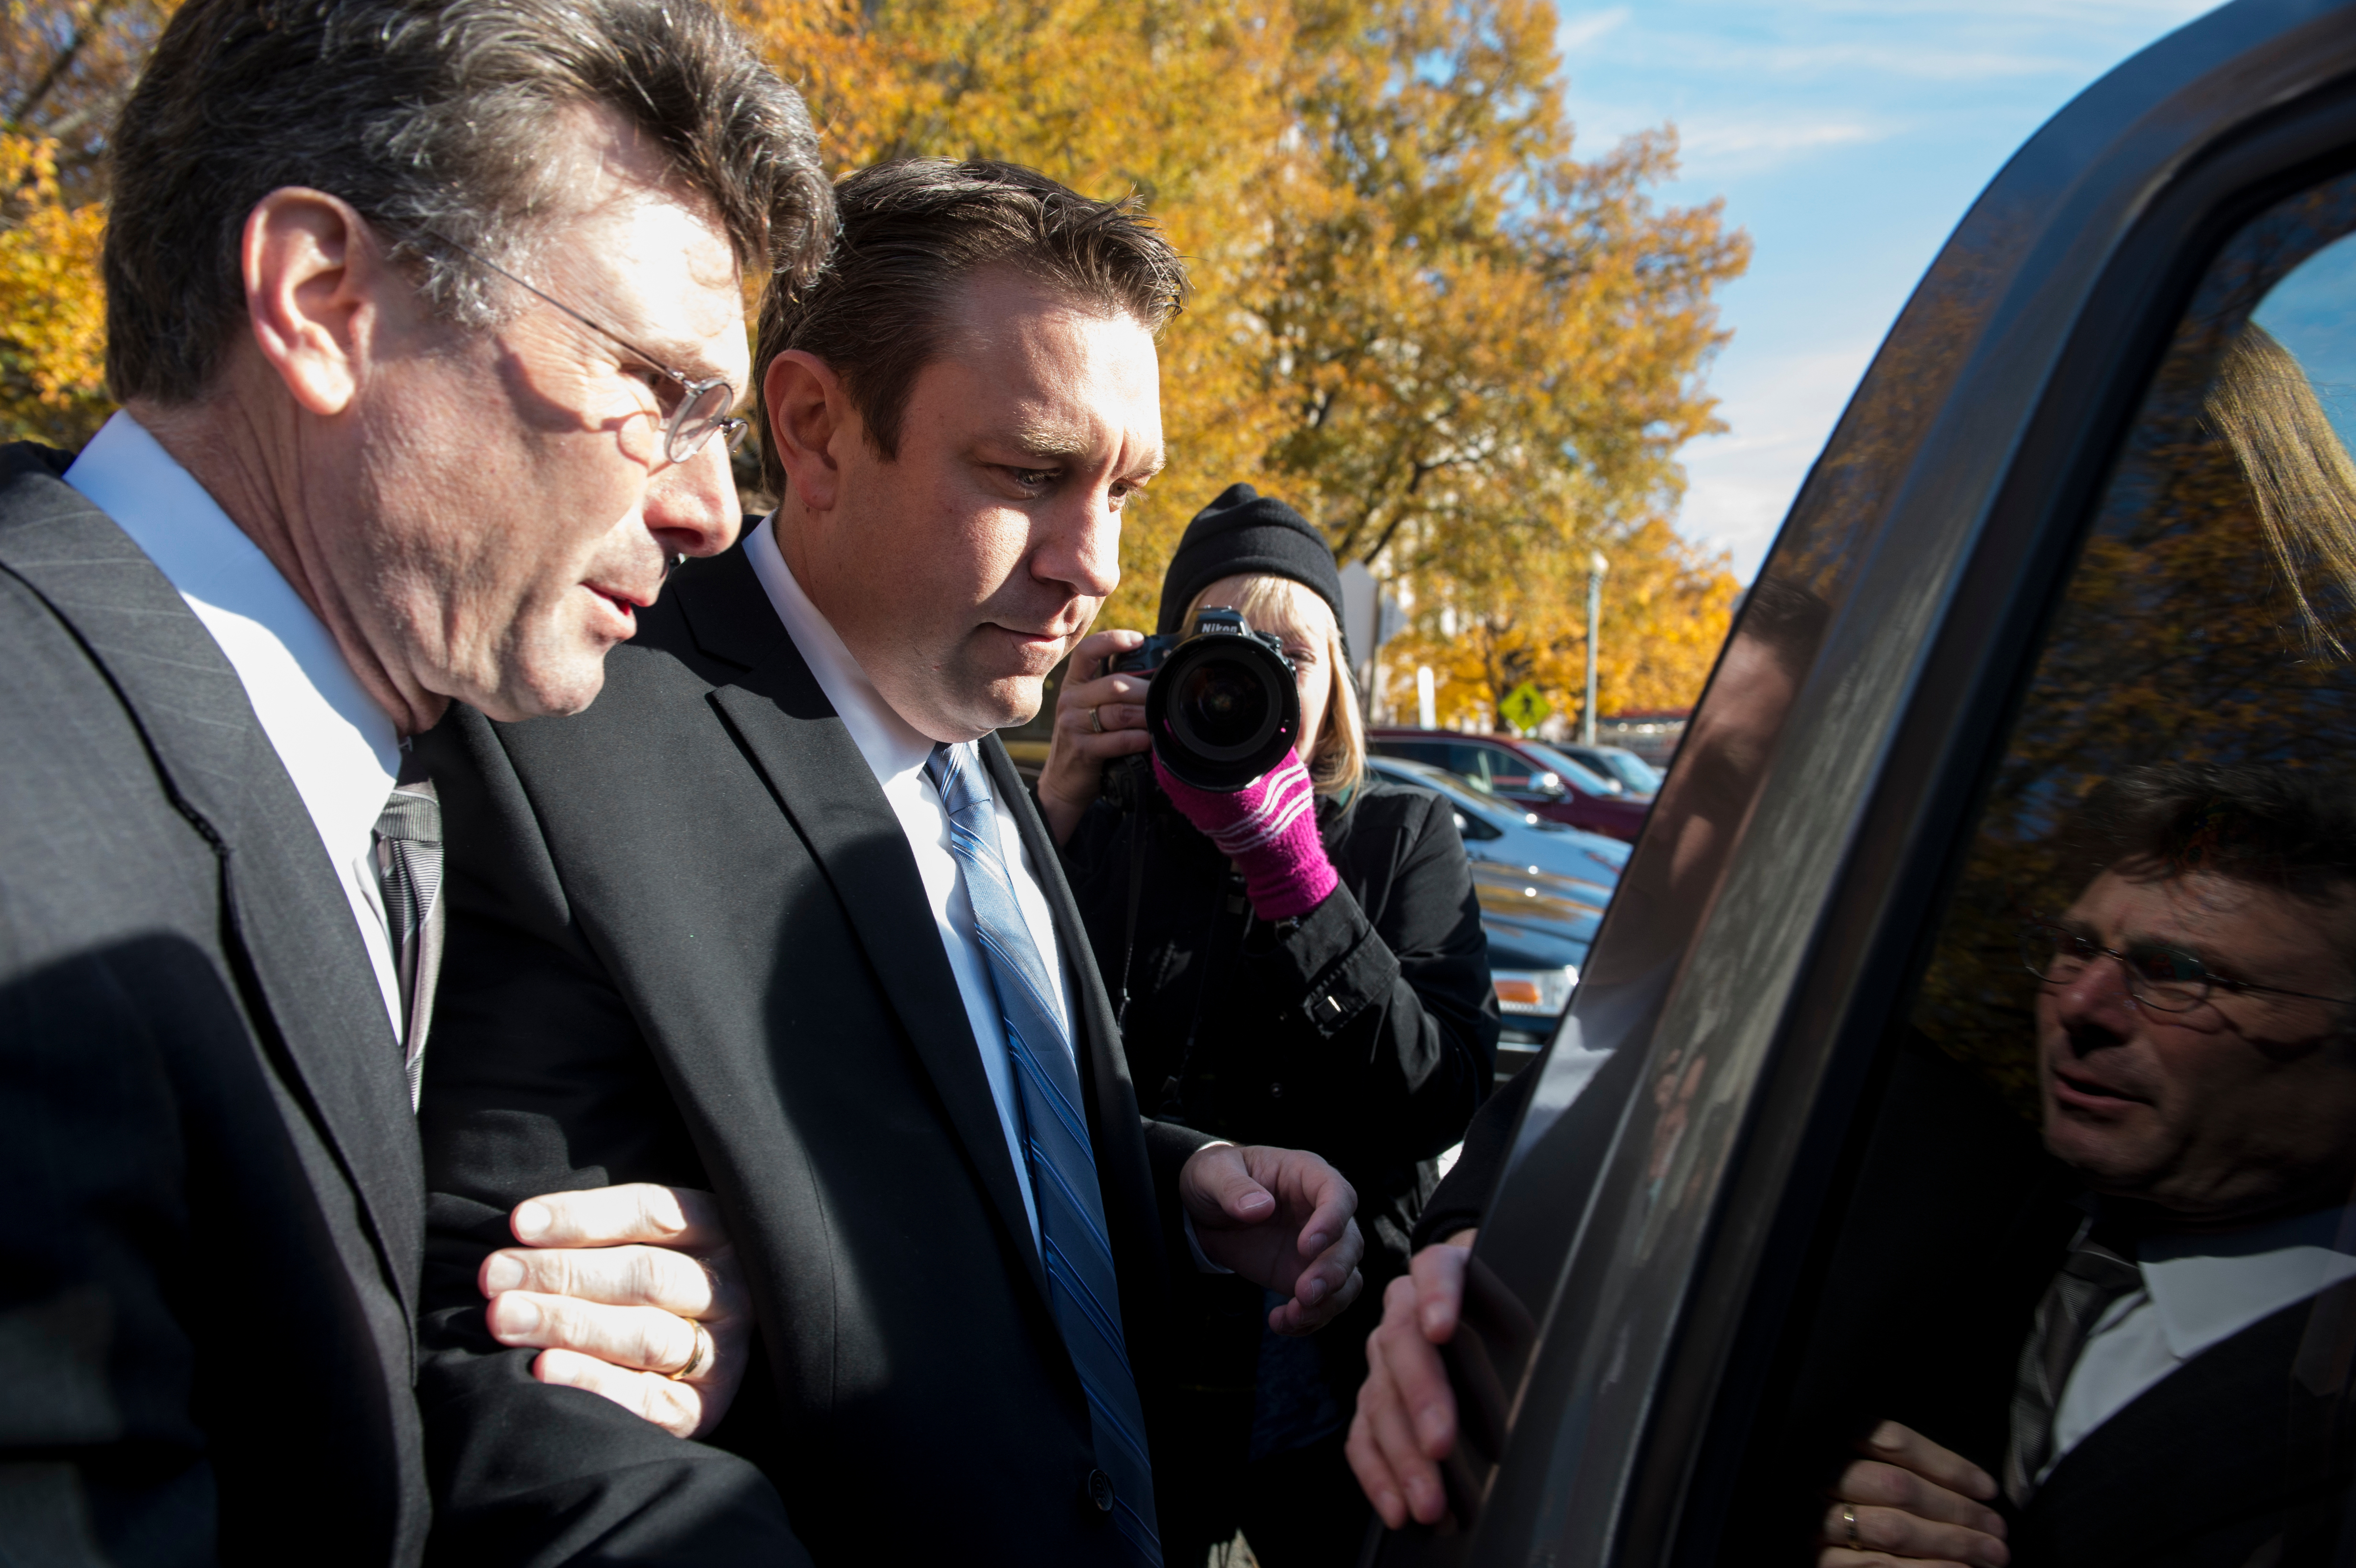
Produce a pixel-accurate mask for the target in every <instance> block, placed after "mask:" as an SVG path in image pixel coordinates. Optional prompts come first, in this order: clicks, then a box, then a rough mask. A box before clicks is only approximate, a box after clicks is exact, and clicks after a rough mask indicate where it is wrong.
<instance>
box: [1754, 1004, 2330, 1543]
mask: <svg viewBox="0 0 2356 1568" xmlns="http://www.w3.org/2000/svg"><path fill="white" fill-rule="evenodd" d="M2081 1190H2082V1189H2081V1187H2080V1184H2079V1180H2078V1179H2077V1178H2076V1177H2074V1176H2073V1175H2072V1173H2071V1172H2070V1171H2069V1170H2068V1169H2067V1168H2064V1167H2062V1166H2061V1163H2060V1162H2059V1161H2057V1160H2055V1159H2053V1158H2052V1157H2051V1156H2049V1155H2047V1154H2046V1153H2045V1151H2044V1148H2043V1147H2042V1144H2041V1142H2040V1139H2039V1137H2038V1136H2037V1133H2036V1130H2035V1129H2034V1128H2033V1127H2031V1126H2030V1125H2029V1124H2028V1123H2027V1122H2026V1121H2024V1120H2022V1119H2021V1118H2020V1117H2019V1116H2017V1115H2014V1114H2012V1113H2011V1112H2010V1111H2008V1110H2007V1109H2005V1108H2004V1107H2003V1106H2001V1105H1999V1104H1997V1103H1996V1101H1995V1098H1994V1096H1993V1095H1992V1094H1991V1093H1989V1092H1988V1090H1987V1088H1986V1087H1985V1085H1984V1084H1983V1083H1981V1082H1980V1081H1979V1080H1978V1078H1977V1077H1976V1075H1975V1074H1974V1073H1972V1072H1970V1071H1968V1070H1967V1069H1965V1068H1964V1067H1962V1066H1960V1065H1958V1064H1957V1063H1955V1062H1954V1061H1952V1060H1950V1059H1949V1058H1947V1057H1946V1056H1945V1055H1944V1053H1942V1052H1941V1051H1938V1049H1937V1048H1936V1047H1935V1046H1933V1045H1932V1044H1931V1043H1930V1042H1929V1041H1927V1040H1922V1039H1920V1038H1919V1037H1918V1038H1914V1039H1912V1040H1908V1041H1907V1042H1905V1043H1904V1044H1903V1045H1901V1047H1900V1049H1899V1051H1898V1052H1897V1055H1896V1060H1895V1061H1894V1062H1893V1063H1892V1066H1891V1070H1890V1076H1889V1079H1888V1083H1887V1087H1886V1089H1885V1091H1884V1093H1883V1096H1882V1099H1881V1102H1880V1104H1879V1115H1877V1117H1876V1119H1875V1122H1874V1124H1873V1127H1872V1131H1871V1132H1870V1134H1869V1136H1868V1139H1867V1142H1866V1145H1865V1147H1864V1148H1863V1149H1862V1151H1861V1163H1860V1165H1859V1167H1858V1176H1857V1179H1856V1181H1855V1183H1854V1185H1853V1186H1852V1188H1851V1189H1850V1197H1849V1200H1848V1206H1847V1214H1846V1215H1845V1216H1844V1217H1843V1219H1842V1222H1841V1225H1840V1229H1839V1232H1838V1235H1837V1240H1835V1241H1834V1242H1833V1243H1831V1245H1830V1247H1829V1250H1828V1253H1827V1258H1826V1269H1827V1272H1826V1277H1825V1285H1824V1287H1823V1289H1822V1291H1821V1293H1820V1294H1819V1296H1817V1298H1816V1300H1815V1303H1814V1304H1813V1306H1811V1307H1805V1308H1804V1310H1803V1315H1802V1316H1801V1317H1798V1318H1797V1319H1796V1321H1797V1322H1798V1323H1799V1324H1800V1325H1801V1338H1802V1339H1804V1350H1803V1351H1802V1353H1801V1355H1800V1357H1799V1358H1798V1359H1797V1360H1795V1361H1794V1362H1791V1363H1787V1364H1786V1367H1785V1369H1784V1370H1783V1373H1782V1374H1780V1375H1781V1376H1783V1377H1784V1378H1788V1381H1787V1382H1785V1383H1784V1385H1783V1387H1784V1396H1783V1397H1785V1398H1787V1399H1788V1400H1789V1402H1790V1403H1788V1404H1787V1405H1786V1406H1785V1407H1784V1409H1783V1411H1782V1412H1781V1413H1765V1414H1762V1419H1761V1420H1760V1423H1759V1424H1758V1426H1757V1427H1756V1429H1755V1431H1756V1438H1755V1440H1756V1441H1757V1442H1758V1443H1759V1445H1760V1451H1761V1455H1762V1462H1761V1463H1760V1464H1759V1465H1758V1467H1756V1468H1755V1469H1754V1471H1753V1475H1752V1477H1751V1484H1752V1487H1753V1488H1754V1489H1753V1491H1752V1492H1751V1495H1750V1496H1749V1497H1747V1498H1745V1499H1741V1501H1740V1503H1739V1505H1738V1507H1737V1508H1736V1509H1733V1510H1731V1511H1730V1515H1729V1517H1730V1519H1732V1520H1764V1519H1768V1518H1771V1517H1775V1516H1777V1515H1781V1516H1782V1521H1781V1522H1779V1523H1778V1525H1777V1526H1776V1528H1775V1531H1774V1533H1775V1536H1776V1537H1777V1538H1779V1539H1780V1540H1782V1541H1786V1542H1789V1543H1790V1546H1789V1549H1788V1550H1787V1551H1784V1552H1780V1553H1773V1554H1768V1557H1767V1560H1770V1561H1788V1562H1792V1563H1799V1562H1802V1561H1811V1562H1812V1561H1814V1552H1813V1550H1812V1549H1810V1548H1807V1547H1805V1546H1804V1544H1803V1542H1804V1541H1806V1540H1807V1539H1808V1538H1809V1537H1810V1536H1812V1535H1813V1534H1814V1532H1815V1526H1816V1522H1817V1521H1818V1520H1821V1519H1822V1517H1823V1512H1824V1500H1823V1499H1824V1494H1823V1488H1824V1486H1825V1485H1826V1483H1827V1482H1829V1480H1830V1479H1831V1477H1832V1476H1833V1475H1834V1474H1836V1473H1837V1471H1838V1470H1839V1468H1840V1467H1842V1466H1843V1465H1844V1464H1846V1463H1847V1460H1848V1458H1849V1457H1851V1449H1850V1443H1851V1441H1852V1440H1853V1439H1854V1438H1855V1437H1857V1436H1859V1435H1862V1434H1863V1432H1864V1431H1865V1430H1866V1429H1867V1428H1869V1427H1870V1426H1871V1425H1872V1424H1873V1423H1874V1422H1876V1421H1878V1420H1880V1419H1884V1418H1887V1419H1890V1420H1895V1421H1899V1422H1902V1423H1904V1424H1906V1425H1908V1426H1911V1427H1912V1428H1914V1429H1915V1430H1916V1431H1918V1432H1921V1433H1922V1434H1923V1435H1925V1436H1927V1437H1930V1438H1931V1439H1932V1440H1933V1441H1934V1442H1937V1443H1940V1444H1943V1445H1945V1446H1947V1447H1949V1448H1952V1449H1954V1450H1955V1451H1956V1452H1958V1453H1960V1454H1962V1455H1963V1456H1965V1457H1966V1458H1968V1459H1970V1460H1972V1461H1973V1462H1974V1463H1976V1464H1977V1465H1979V1466H1980V1467H1982V1468H1984V1469H1986V1470H1987V1473H1988V1474H1989V1475H1991V1476H2001V1475H2002V1474H2003V1465H2004V1451H2005V1443H2006V1438H2007V1435H2008V1428H2009V1424H2010V1413H2011V1404H2012V1391H2013V1381H2014V1377H2015V1370H2016V1368H2017V1367H2018V1365H2019V1358H2020V1347H2021V1345H2022V1342H2023V1341H2024V1340H2025V1339H2027V1337H2028V1335H2029V1328H2030V1323H2031V1320H2032V1317H2033V1316H2034V1314H2035V1311H2036V1307H2037V1303H2038V1301H2039V1299H2040V1297H2042V1296H2043V1295H2044V1293H2045V1289H2046V1287H2047V1285H2049V1284H2051V1281H2052V1278H2053V1276H2054V1275H2055V1274H2056V1273H2057V1272H2058V1271H2059V1270H2060V1268H2061V1263H2062V1260H2063V1258H2064V1257H2065V1256H2066V1255H2067V1253H2068V1249H2069V1245H2070V1242H2071V1239H2072V1237H2073V1236H2074V1235H2075V1234H2076V1232H2077V1228H2078V1226H2079V1225H2080V1224H2081V1223H2082V1222H2083V1220H2084V1218H2085V1211H2083V1209H2082V1208H2080V1207H2079V1206H2078V1204H2077V1202H2076V1201H2073V1200H2075V1199H2077V1197H2078V1194H2079V1193H2080V1192H2081ZM2351 1303H2356V1289H2348V1288H2342V1289H2338V1290H2334V1291H2330V1292H2327V1293H2325V1294H2324V1295H2323V1296H2318V1297H2315V1298H2312V1299H2311V1300H2308V1301H2303V1302H2299V1303H2297V1304H2295V1305H2293V1306H2291V1307H2286V1308H2285V1309H2284V1310H2283V1311H2281V1312H2278V1313H2276V1314H2275V1315H2274V1316H2273V1317H2268V1318H2265V1319H2264V1320H2263V1321H2261V1322H2259V1323H2256V1324H2254V1325H2252V1326H2251V1327H2250V1328H2246V1329H2244V1330H2243V1331H2242V1332H2241V1333H2240V1334H2238V1335H2236V1336H2234V1337H2233V1339H2228V1340H2226V1341H2224V1342H2223V1343H2222V1344H2219V1345H2214V1346H2211V1348H2210V1349H2207V1350H2205V1351H2203V1352H2201V1354H2200V1355H2198V1356H2196V1357H2194V1358H2193V1359H2192V1360H2190V1361H2188V1362H2186V1363H2185V1364H2184V1365H2183V1366H2182V1367H2180V1368H2179V1369H2178V1370H2177V1371H2176V1372H2175V1373H2173V1374H2172V1375H2170V1376H2169V1377H2168V1378H2166V1379H2163V1380H2162V1381H2160V1382H2158V1383H2157V1384H2155V1385H2154V1386H2152V1387H2151V1388H2149V1389H2147V1390H2146V1391H2145V1392H2143V1394H2142V1395H2140V1396H2139V1397H2138V1398H2136V1400H2135V1401H2134V1402H2133V1403H2130V1404H2128V1405H2127V1406H2126V1408H2125V1409H2123V1410H2121V1411H2119V1412H2118V1413H2116V1414H2115V1415H2113V1416H2112V1417H2111V1418H2110V1419H2109V1420H2108V1421H2106V1422H2104V1424H2102V1425H2100V1426H2098V1427H2096V1428H2095V1429H2094V1431H2093V1432H2091V1433H2089V1434H2088V1435H2086V1437H2085V1439H2084V1440H2083V1442H2081V1443H2080V1444H2079V1445H2078V1446H2077V1447H2075V1448H2073V1449H2072V1450H2071V1451H2070V1452H2069V1453H2068V1454H2066V1455H2064V1456H2062V1458H2061V1463H2060V1464H2059V1465H2057V1466H2055V1467H2054V1469H2053V1472H2052V1474H2051V1476H2050V1477H2047V1479H2046V1483H2045V1485H2044V1486H2043V1487H2041V1488H2039V1489H2038V1491H2037V1493H2036V1494H2035V1495H2034V1496H2033V1497H2032V1498H2031V1499H2029V1507H2028V1508H2027V1509H2025V1510H2022V1511H2021V1512H2020V1513H2019V1514H2018V1515H2017V1516H2014V1517H2012V1518H2011V1519H2010V1521H2009V1522H2010V1530H2011V1533H2010V1536H2009V1541H2010V1543H2011V1547H2012V1560H2013V1563H2015V1564H2017V1565H2018V1568H2113V1565H2116V1568H2126V1564H2130V1563H2132V1564H2138V1565H2155V1568H2159V1565H2164V1568H2244V1564H2245V1563H2255V1564H2264V1565H2266V1568H2285V1565H2286V1564H2291V1563H2304V1562H2308V1561H2312V1560H2314V1559H2313V1557H2312V1552H2313V1551H2314V1550H2315V1549H2316V1547H2317V1545H2318V1541H2319V1531H2320V1532H2321V1538H2323V1539H2328V1537H2329V1524H2330V1523H2331V1522H2332V1521H2334V1520H2336V1518H2337V1515H2338V1514H2339V1512H2340V1510H2341V1509H2343V1508H2344V1507H2345V1504H2346V1501H2347V1498H2348V1484H2349V1476H2350V1460H2351V1453H2350V1448H2349V1435H2350V1432H2349V1422H2348V1419H2347V1414H2346V1408H2345V1407H2346V1401H2345V1397H2344V1395H2345V1388H2346V1383H2347V1380H2348V1375H2349V1368H2348V1360H2349V1357H2350V1354H2351V1351H2356V1311H2351ZM2310 1329H2312V1333H2311V1335H2310ZM1771 1411H1772V1405H1771ZM1729 1528H1730V1532H1731V1533H1730V1536H1729V1540H1730V1541H1734V1540H1737V1539H1740V1535H1739V1527H1736V1526H1731V1525H1730V1527H1729ZM2277 1538H2279V1542H2278V1544H2277V1545H2276V1546H2275V1547H2273V1548H2271V1549H2269V1548H2268V1545H2267V1543H2268V1542H2270V1541H2277ZM1756 1539H1758V1540H1764V1539H1767V1537H1766V1536H1765V1535H1764V1534H1763V1533H1762V1535H1760V1536H1759V1537H1757V1538H1756ZM2269 1550H2271V1552H2272V1553H2273V1554H2272V1555H2266V1554H2265V1552H2267V1551H2269Z"/></svg>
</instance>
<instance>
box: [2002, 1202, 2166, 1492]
mask: <svg viewBox="0 0 2356 1568" xmlns="http://www.w3.org/2000/svg"><path fill="white" fill-rule="evenodd" d="M2115 1240H2118V1239H2113V1238H2106V1239H2104V1240H2097V1239H2095V1237H2094V1235H2093V1234H2092V1233H2089V1234H2087V1235H2085V1236H2082V1237H2081V1238H2079V1241H2078V1244H2077V1245H2076V1246H2075V1247H2073V1248H2072V1249H2071V1253H2070V1256H2069V1257H2068V1259H2067V1260H2065V1261H2064V1262H2063V1263H2062V1264H2061V1273H2060V1274H2057V1275H2054V1276H2053V1283H2052V1284H2051V1285H2047V1286H2046V1287H2045V1296H2044V1298H2043V1299H2042V1300H2040V1302H2038V1304H2037V1317H2036V1319H2035V1321H2034V1322H2033V1323H2032V1324H2031V1325H2030V1327H2029V1339H2028V1340H2027V1342H2026V1343H2024V1344H2023V1345H2022V1346H2021V1347H2020V1367H2019V1372H2018V1374H2017V1375H2016V1377H2015V1379H2014V1383H2013V1393H2012V1441H2011V1442H2010V1443H2008V1444H2007V1445H2006V1446H2005V1451H2004V1495H2005V1496H2006V1497H2008V1498H2009V1499H2011V1500H2012V1506H2013V1507H2015V1508H2027V1507H2028V1506H2029V1499H2030V1498H2032V1497H2034V1496H2036V1495H2037V1486H2038V1472H2040V1471H2041V1470H2043V1469H2044V1468H2045V1467H2046V1466H2047V1465H2048V1464H2050V1463H2051V1462H2052V1458H2053V1413H2054V1411H2055V1410H2056V1409H2057V1408H2058V1407H2059V1406H2060V1404H2061V1391H2062V1390H2063V1389H2064V1388H2066V1387H2068V1386H2069V1382H2070V1372H2071V1369H2072V1368H2073V1367H2075V1366H2076V1365H2077V1364H2078V1357H2079V1355H2080V1354H2081V1353H2082V1352H2083V1350H2084V1349H2085V1348H2086V1337H2087V1336H2088V1335H2089V1334H2092V1333H2093V1332H2094V1325H2095V1324H2096V1323H2097V1322H2099V1321H2101V1319H2102V1316H2103V1313H2104V1310H2105V1309H2106V1308H2108V1307H2109V1306H2110V1305H2111V1303H2113V1302H2115V1301H2116V1300H2117V1299H2118V1298H2119V1297H2120V1296H2125V1295H2126V1294H2127V1292H2129V1291H2131V1290H2140V1289H2141V1288H2143V1271H2142V1270H2141V1269H2139V1268H2137V1267H2136V1265H2135V1264H2134V1263H2133V1262H2132V1261H2131V1259H2130V1258H2129V1257H2128V1256H2126V1255H2122V1251H2121V1249H2120V1248H2119V1247H2117V1246H2115V1244H2114V1241H2115ZM2124 1250H2125V1252H2126V1253H2133V1251H2134V1247H2133V1244H2132V1243H2128V1244H2127V1245H2126V1247H2125V1249H2124Z"/></svg>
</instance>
